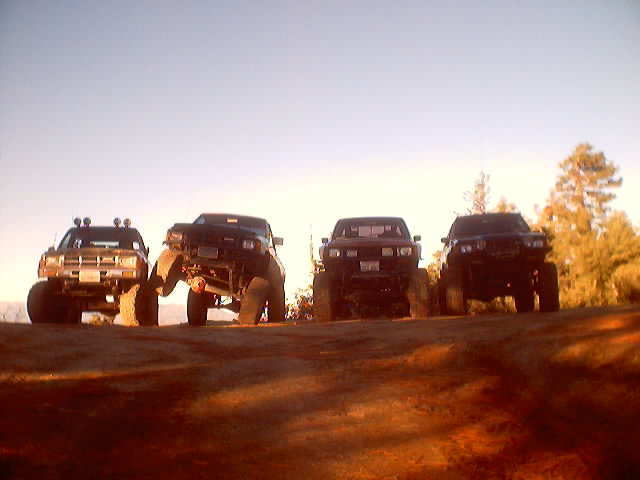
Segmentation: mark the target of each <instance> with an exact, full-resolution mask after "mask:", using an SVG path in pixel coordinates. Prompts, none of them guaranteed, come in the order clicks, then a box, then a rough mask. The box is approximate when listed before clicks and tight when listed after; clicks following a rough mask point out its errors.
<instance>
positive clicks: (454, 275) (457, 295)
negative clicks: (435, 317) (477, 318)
mask: <svg viewBox="0 0 640 480" xmlns="http://www.w3.org/2000/svg"><path fill="white" fill-rule="evenodd" d="M445 305H446V310H447V313H448V314H450V315H466V314H467V301H466V299H465V295H464V278H463V277H462V269H461V268H460V267H449V270H448V272H447V280H446V282H445Z"/></svg>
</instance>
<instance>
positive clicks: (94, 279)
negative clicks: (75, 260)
mask: <svg viewBox="0 0 640 480" xmlns="http://www.w3.org/2000/svg"><path fill="white" fill-rule="evenodd" d="M78 280H79V281H80V283H100V270H80V272H79V274H78Z"/></svg>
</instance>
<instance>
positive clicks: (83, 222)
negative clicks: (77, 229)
mask: <svg viewBox="0 0 640 480" xmlns="http://www.w3.org/2000/svg"><path fill="white" fill-rule="evenodd" d="M82 224H83V225H84V226H85V227H88V226H89V225H91V219H90V218H89V217H84V219H83V220H82Z"/></svg>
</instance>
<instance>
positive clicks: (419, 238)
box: [413, 235, 422, 242]
mask: <svg viewBox="0 0 640 480" xmlns="http://www.w3.org/2000/svg"><path fill="white" fill-rule="evenodd" d="M420 240H422V235H414V236H413V241H414V242H419V241H420Z"/></svg>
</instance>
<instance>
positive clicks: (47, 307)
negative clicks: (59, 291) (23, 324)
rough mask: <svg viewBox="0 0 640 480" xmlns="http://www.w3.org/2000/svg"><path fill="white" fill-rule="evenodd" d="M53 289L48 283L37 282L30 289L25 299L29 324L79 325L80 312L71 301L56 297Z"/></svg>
mask: <svg viewBox="0 0 640 480" xmlns="http://www.w3.org/2000/svg"><path fill="white" fill-rule="evenodd" d="M54 289H55V287H54V286H53V285H52V284H51V283H50V282H48V281H43V282H38V283H36V284H34V285H33V286H32V287H31V289H30V290H29V295H28V297H27V313H28V314H29V318H30V319H31V323H34V324H35V323H67V324H78V323H80V322H81V320H82V310H80V309H78V308H77V307H76V306H75V305H74V304H73V302H71V300H69V299H67V298H64V297H62V296H60V295H56V294H55V290H54Z"/></svg>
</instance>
